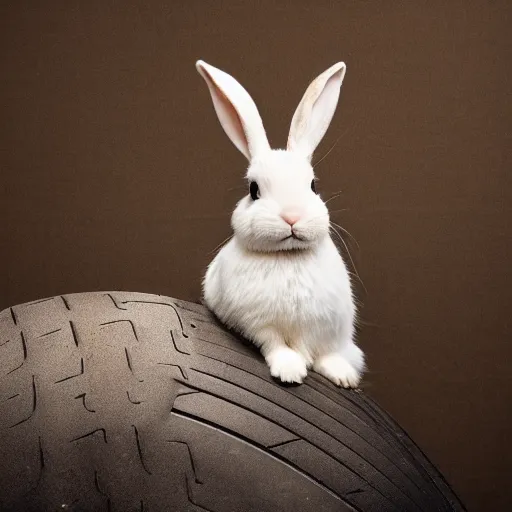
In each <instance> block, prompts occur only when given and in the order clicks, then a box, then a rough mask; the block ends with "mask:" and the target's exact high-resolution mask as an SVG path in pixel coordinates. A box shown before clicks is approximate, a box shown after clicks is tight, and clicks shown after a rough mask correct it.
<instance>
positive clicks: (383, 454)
mask: <svg viewBox="0 0 512 512" xmlns="http://www.w3.org/2000/svg"><path fill="white" fill-rule="evenodd" d="M198 354H199V355H201V356H203V357H206V358H208V359H213V360H214V361H217V362H220V363H222V364H225V365H227V366H230V367H231V368H235V369H237V370H239V371H241V372H244V373H247V374H249V375H252V376H253V377H256V378H258V379H260V380H262V381H263V382H266V383H269V381H268V380H267V379H265V378H263V377H261V376H260V375H258V374H255V373H253V372H250V371H248V370H246V369H244V368H240V367H239V366H236V365H233V364H230V363H228V362H226V361H222V360H220V359H216V358H214V357H211V356H207V355H205V354H203V353H201V352H198ZM244 389H246V388H244ZM282 389H283V390H284V391H285V392H287V393H289V394H291V395H292V396H293V397H295V398H296V399H298V400H300V401H301V402H303V403H305V404H306V405H308V406H310V407H312V408H314V409H315V410H317V411H319V412H321V413H322V414H325V415H326V416H327V417H329V418H331V419H332V420H333V421H336V423H338V424H339V425H341V426H342V427H343V428H346V429H347V430H349V431H350V432H352V433H353V434H354V435H356V436H358V437H359V438H360V439H361V440H362V441H363V442H365V443H368V441H367V440H366V439H364V438H363V437H362V436H361V434H359V433H358V432H356V431H355V430H353V429H352V428H350V427H349V426H348V425H346V424H345V423H343V422H342V421H341V420H339V419H338V418H335V417H334V416H332V415H331V414H329V413H328V412H326V411H323V410H322V409H320V408H318V407H317V406H315V405H313V404H311V403H310V402H309V401H307V400H305V399H304V398H302V397H301V396H299V395H297V394H295V393H292V392H290V391H289V388H286V387H283V388H282ZM260 396H261V395H260ZM262 398H265V399H266V400H269V401H270V402H272V403H274V404H275V405H277V406H278V407H283V406H282V405H281V404H279V403H276V402H275V401H273V400H270V399H268V398H266V397H262ZM283 408H284V409H285V410H287V411H288V412H292V411H291V410H290V409H288V408H285V407H283ZM294 414H295V413H294ZM358 419H359V418H358ZM365 425H367V426H368V427H370V425H368V424H365ZM315 426H316V427H317V428H319V429H320V430H322V431H323V432H324V433H326V434H328V435H331V434H329V433H328V432H326V431H324V430H323V429H321V428H320V427H318V426H317V425H315ZM381 439H382V440H383V441H384V442H386V444H387V445H388V446H390V447H391V445H389V443H387V441H386V440H385V439H384V438H383V437H382V436H381ZM342 444H344V443H342ZM345 446H346V445H345ZM373 449H375V450H376V451H377V452H378V453H379V454H380V455H381V456H382V457H384V458H386V459H387V460H388V461H389V462H390V463H391V464H392V465H393V466H394V467H396V469H397V470H398V471H400V472H401V473H402V474H403V475H404V476H405V477H406V478H407V479H408V480H409V481H410V482H411V483H412V484H413V485H414V486H415V487H416V488H417V489H418V490H419V491H421V489H420V488H419V487H418V485H417V483H416V482H415V481H414V480H412V479H411V478H410V476H409V475H408V474H406V473H405V472H404V471H403V470H402V469H401V468H400V467H399V466H398V465H397V464H394V463H393V462H392V461H391V460H389V457H388V456H387V455H386V454H385V453H383V452H382V451H381V450H379V448H377V447H375V446H374V447H373ZM365 460H366V459H365ZM367 462H368V463H369V464H371V463H370V462H369V461H367ZM413 467H414V466H413Z"/></svg>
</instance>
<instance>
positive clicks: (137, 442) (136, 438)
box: [132, 425, 152, 475]
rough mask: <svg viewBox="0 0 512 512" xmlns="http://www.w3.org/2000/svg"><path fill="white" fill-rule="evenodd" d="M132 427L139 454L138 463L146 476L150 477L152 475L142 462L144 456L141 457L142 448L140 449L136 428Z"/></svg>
mask: <svg viewBox="0 0 512 512" xmlns="http://www.w3.org/2000/svg"><path fill="white" fill-rule="evenodd" d="M132 427H133V430H134V433H135V442H136V444H137V452H138V453H139V459H140V463H141V464H142V467H143V468H144V471H145V472H146V473H147V474H148V475H151V474H152V473H151V471H149V469H148V468H147V466H146V463H145V462H144V456H143V455H142V447H141V444H140V437H139V431H138V430H137V427H136V426H135V425H132Z"/></svg>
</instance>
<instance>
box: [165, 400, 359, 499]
mask: <svg viewBox="0 0 512 512" xmlns="http://www.w3.org/2000/svg"><path fill="white" fill-rule="evenodd" d="M171 414H172V415H174V416H178V417H181V418H185V419H188V420H191V421H195V422H197V423H200V424H202V425H205V426H207V427H209V428H213V429H214V430H218V431H221V432H224V433H225V434H227V435H230V436H232V437H234V438H236V439H238V440H239V441H243V442H245V443H247V444H249V445H251V446H253V447H255V448H257V449H259V450H262V451H264V453H267V454H268V455H269V456H270V457H274V458H275V459H277V460H279V461H280V462H282V463H283V464H286V465H287V466H289V467H291V468H292V469H294V470H295V471H297V472H298V473H300V474H301V475H302V476H303V477H305V478H307V479H309V480H313V481H314V482H316V483H317V484H318V485H319V486H321V487H323V488H324V489H326V490H327V491H328V492H329V494H331V495H332V496H334V497H335V498H337V499H338V500H340V501H345V500H344V499H343V497H342V496H340V495H339V494H337V493H336V491H334V490H333V489H331V488H330V487H329V486H327V485H326V484H325V483H323V482H321V481H320V480H317V479H315V478H314V477H313V476H311V475H309V474H307V473H305V472H304V471H303V470H302V469H301V468H299V467H298V466H296V465H295V464H293V463H292V462H290V461H289V460H287V459H286V458H285V457H282V456H281V455H279V454H278V453H275V452H268V451H266V448H267V447H266V446H264V445H261V444H259V443H258V442H256V441H254V440H253V439H249V438H248V437H245V436H243V435H241V434H239V433H238V432H234V431H232V430H230V429H228V428H226V427H223V426H221V425H218V424H216V423H213V422H211V421H208V420H206V419H204V418H201V417H199V416H196V415H194V414H190V413H188V412H185V411H180V410H179V409H176V408H174V409H173V410H172V411H171ZM351 506H352V507H353V506H354V505H352V504H351Z"/></svg>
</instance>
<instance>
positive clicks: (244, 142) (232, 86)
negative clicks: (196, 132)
mask: <svg viewBox="0 0 512 512" xmlns="http://www.w3.org/2000/svg"><path fill="white" fill-rule="evenodd" d="M196 68H197V70H198V71H199V73H200V75H201V76H202V77H203V78H204V79H205V81H206V84H207V85H208V89H209V90H210V94H211V97H212V101H213V105H214V107H215V111H216V112H217V117H218V118H219V121H220V124H221V125H222V127H223V128H224V131H225V132H226V134H227V135H228V137H229V138H230V139H231V142H233V144H234V145H235V146H236V147H237V148H238V149H239V150H240V151H241V152H242V153H243V154H244V155H245V156H246V158H247V159H248V160H252V159H253V158H254V157H255V156H256V155H258V154H259V153H262V152H265V151H269V150H270V146H269V144H268V140H267V135H266V134H265V129H264V128H263V122H262V120H261V117H260V114H259V112H258V109H257V107H256V105H255V103H254V101H253V99H252V98H251V96H250V95H249V93H248V92H247V91H246V90H245V89H244V88H243V87H242V85H240V83H238V82H237V80H235V79H234V78H233V77H232V76H231V75H228V74H227V73H225V72H224V71H222V70H220V69H217V68H215V67H213V66H212V65H210V64H207V63H206V62H204V61H202V60H198V61H197V62H196Z"/></svg>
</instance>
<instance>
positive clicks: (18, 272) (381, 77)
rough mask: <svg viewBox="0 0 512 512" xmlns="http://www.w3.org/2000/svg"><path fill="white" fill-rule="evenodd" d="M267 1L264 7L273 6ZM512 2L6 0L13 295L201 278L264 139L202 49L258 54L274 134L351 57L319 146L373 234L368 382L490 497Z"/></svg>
mask: <svg viewBox="0 0 512 512" xmlns="http://www.w3.org/2000/svg"><path fill="white" fill-rule="evenodd" d="M256 6H257V7H256ZM511 6H512V4H511V3H510V2H497V1H496V2H484V1H471V2H468V1H460V2H456V1H443V2H440V1H439V2H437V1H431V2H419V1H414V2H382V3H381V2H361V1H353V2H345V1H344V2H334V1H330V2H329V1H323V0H322V1H319V0H315V1H314V2H313V1H307V2H306V1H298V0H296V1H293V2H292V1H291V0H290V1H287V2H286V1H279V0H272V1H266V0H265V1H259V2H240V1H232V2H220V1H219V0H217V1H215V2H213V1H211V2H210V1H199V0H195V1H191V0H188V1H171V0H169V1H168V2H158V1H140V2H134V1H130V2H127V1H125V2H121V1H119V2H113V1H108V2H107V1H102V2H99V1H91V0H88V1H83V2H75V1H60V2H59V1H46V2H35V1H24V2H14V1H12V2H9V1H3V2H2V3H1V6H0V20H1V21H0V23H1V27H0V28H1V30H0V48H1V49H0V55H1V68H0V73H1V75H0V76H1V91H0V92H1V112H0V114H1V119H2V123H1V133H0V135H1V137H0V141H1V152H0V166H1V173H2V174H1V176H2V181H1V183H2V189H1V196H0V205H1V209H2V211H1V213H2V216H3V218H4V223H3V226H2V233H1V240H2V248H1V255H2V257H3V258H4V261H5V266H4V267H3V268H4V273H3V275H2V282H1V296H0V307H1V308H3V307H7V306H9V305H13V304H16V303H20V302H23V301H29V300H34V299H38V298H42V297H46V296H51V295H54V294H60V293H69V292H79V291H93V290H106V289H109V290H110V289H115V290H131V291H141V292H154V293H161V294H166V295H171V296H178V297H180V298H183V299H189V300H198V299H199V295H200V280H201V276H202V273H203V271H204V268H205V266H206V265H207V263H208V261H209V260H210V259H211V257H212V255H211V251H212V250H213V249H214V248H215V246H216V245H217V244H218V243H220V242H221V241H222V240H223V239H224V238H225V237H226V236H228V235H229V233H230V228H229V214H230V212H231V211H232V209H233V206H234V204H235V202H236V200H237V199H238V198H239V197H241V195H242V194H243V193H244V191H243V188H242V189H240V188H237V187H239V186H240V185H243V180H242V177H243V173H244V170H245V165H246V163H245V160H244V158H243V156H241V154H239V153H238V152H237V151H236V149H235V148H234V146H232V145H231V143H230V142H229V141H228V139H227V138H226V136H225V135H224V133H223V131H222V129H221V128H220V126H219V125H218V122H217V118H216V116H215V114H214V111H213V108H212V106H211V102H210V98H209V95H208V93H207V90H206V86H205V84H204V83H203V81H202V79H201V78H200V77H199V75H198V74H197V73H196V71H195V68H194V62H195V60H197V59H198V58H203V59H205V60H206V61H207V62H210V63H212V64H214V65H216V66H218V67H221V68H223V69H225V70H227V71H228V72H230V73H232V74H233V75H235V76H236V77H237V78H238V79H239V80H240V81H241V82H242V83H243V84H244V85H245V86H246V87H247V88H248V90H249V91H250V93H251V94H252V95H253V97H254V98H255V99H256V101H257V103H258V105H259V108H260V112H261V114H262V117H263V119H264V121H265V124H266V127H267V131H268V134H269V139H270V141H271V143H272V144H273V145H274V146H277V147H279V146H282V145H283V144H284V143H285V140H286V135H287V130H288V127H289V123H290V120H291V116H292V113H293V111H294V109H295V106H296V105H297V103H298V102H299V100H300V97H301V95H302V93H303V92H304V90H305V88H306V86H307V84H308V83H309V81H310V80H311V79H312V78H313V77H314V76H316V75H317V74H318V73H320V72H321V71H323V70H324V69H325V68H327V67H328V66H330V65H331V64H333V63H334V62H336V61H337V60H345V62H346V63H347V65H348V71H347V75H346V79H345V83H344V85H343V90H342V96H341V101H340V105H339V108H338V112H337V114H336V116H335V118H334V120H333V123H332V125H331V129H330V131H329V132H328V135H327V137H326V140H325V141H324V143H323V144H322V146H321V147H320V149H319V151H318V155H317V159H319V158H320V157H321V156H322V155H323V154H324V153H325V152H326V151H327V150H328V149H329V147H330V146H331V145H332V143H333V142H334V141H335V140H336V139H337V138H338V137H339V136H340V135H341V139H340V141H339V142H338V144H337V145H336V147H335V148H334V150H333V151H332V152H331V153H330V155H329V156H328V157H327V158H326V159H325V160H324V161H323V162H322V163H321V164H320V165H319V166H318V168H317V173H318V176H319V178H320V180H321V181H320V190H321V192H322V194H323V195H324V196H325V197H326V198H327V197H330V196H331V195H332V194H334V193H335V192H338V191H339V190H341V191H342V194H341V196H340V197H339V198H338V199H336V200H333V201H332V202H330V203H329V204H330V206H331V207H332V209H334V210H339V209H346V210H345V211H338V212H336V213H334V214H333V218H334V219H335V220H336V221H337V222H338V223H340V224H342V225H343V226H344V227H345V228H346V229H348V230H349V231H350V232H351V233H352V234H353V235H354V237H355V238H356V239H357V240H358V242H359V246H360V248H359V249H358V248H357V246H356V245H355V244H354V243H352V244H351V248H352V249H351V252H352V254H353V257H354V259H355V262H356V266H357V268H358V270H359V274H360V276H361V278H362V280H363V281H364V283H365V286H366V290H367V291H365V290H364V289H363V287H362V286H360V285H357V289H358V295H359V297H360V298H361V300H362V302H363V303H364V308H363V309H362V317H363V320H364V323H363V326H362V330H361V334H360V343H361V345H362V347H363V348H364V350H365V351H366V352H367V354H368V358H369V366H370V372H369V373H368V375H367V377H366V381H365V388H366V389H367V391H368V392H369V393H371V394H372V395H373V396H375V397H376V398H377V400H379V402H380V403H381V405H383V406H384V407H385V408H386V409H387V410H388V411H389V412H391V413H392V414H393V415H394V416H395V417H396V418H397V419H398V421H399V422H400V423H401V424H402V425H403V426H404V427H405V428H406V430H408V431H409V433H410V434H411V435H412V436H413V437H414V438H415V439H416V441H417V442H418V443H419V444H420V445H421V446H422V448H423V449H424V451H425V452H426V453H427V454H428V456H429V457H431V458H432V460H433V461H434V462H436V463H437V464H438V466H439V467H440V469H441V470H442V471H443V472H444V474H445V475H446V477H447V478H448V480H449V481H450V482H451V483H452V484H453V486H454V488H455V489H456V490H457V491H458V492H459V493H460V495H461V497H462V498H463V500H464V501H465V503H466V505H467V506H468V508H469V509H470V510H474V511H486V512H487V511H491V510H492V511H498V510H505V509H506V508H508V506H509V505H510V500H511V499H512V494H511V490H510V480H511V477H512V469H511V464H512V447H511V444H510V434H511V415H512V413H511V408H510V404H511V403H512V385H511V372H510V363H509V360H510V357H511V356H512V345H511V344H510V338H511V336H510V335H511V329H510V316H511V314H510V303H511V301H510V299H511V290H512V280H511V278H510V272H509V257H510V254H511V246H510V239H511V238H510V235H511V232H510V229H509V221H510V217H511V215H510V213H511V209H510V208H511V207H510V187H511V185H512V183H511V181H512V180H511V178H510V176H511V173H512V169H511V168H510V167H511V166H510V164H511V158H510V156H511V153H510V148H509V147H510V143H511V137H510V133H511V132H510V129H511V117H512V116H511V100H512V98H511V93H510V90H511V85H512V83H511V82H512V80H511V78H512V73H511V68H510V63H511V62H512V51H511V50H512V44H511V39H512V38H511V36H510V27H511V23H512V19H511V18H512V17H511V14H512V7H511Z"/></svg>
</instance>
